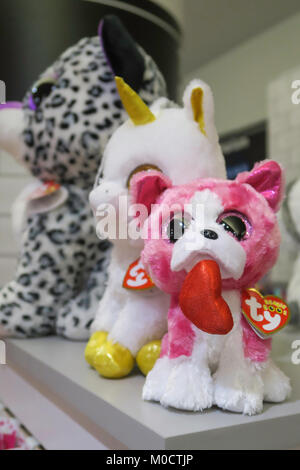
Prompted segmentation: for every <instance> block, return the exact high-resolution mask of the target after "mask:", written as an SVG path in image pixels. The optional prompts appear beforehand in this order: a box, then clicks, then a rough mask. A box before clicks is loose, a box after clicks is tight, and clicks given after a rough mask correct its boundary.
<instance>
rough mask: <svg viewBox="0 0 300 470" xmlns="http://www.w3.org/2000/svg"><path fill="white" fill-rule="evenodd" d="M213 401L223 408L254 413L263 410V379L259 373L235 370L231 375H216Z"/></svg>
mask: <svg viewBox="0 0 300 470" xmlns="http://www.w3.org/2000/svg"><path fill="white" fill-rule="evenodd" d="M214 403H215V405H217V406H218V407H219V408H222V409H223V410H228V411H233V412H235V413H243V414H246V415H250V416H251V415H255V414H258V413H261V412H262V410H263V381H262V379H261V377H260V375H259V374H257V375H255V374H249V375H248V376H247V375H245V374H244V373H240V374H239V373H238V372H236V373H235V374H234V375H233V376H232V377H230V376H227V377H218V376H216V379H215V385H214Z"/></svg>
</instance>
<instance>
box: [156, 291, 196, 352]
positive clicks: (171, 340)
mask: <svg viewBox="0 0 300 470" xmlns="http://www.w3.org/2000/svg"><path fill="white" fill-rule="evenodd" d="M168 329H169V332H168V333H167V335H165V336H164V340H163V346H162V352H161V357H162V356H165V355H167V356H168V357H169V358H170V359H175V358H176V357H179V356H191V354H192V351H193V346H194V338H195V333H194V331H193V329H192V325H191V322H190V321H189V320H188V319H187V318H186V317H185V316H184V315H183V313H182V311H181V309H180V307H179V305H178V296H172V297H171V305H170V309H169V312H168Z"/></svg>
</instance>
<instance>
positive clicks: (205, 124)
mask: <svg viewBox="0 0 300 470" xmlns="http://www.w3.org/2000/svg"><path fill="white" fill-rule="evenodd" d="M183 105H184V108H185V109H186V112H187V114H188V116H189V118H190V119H192V120H194V121H195V122H196V123H197V124H198V126H199V130H200V131H201V132H202V134H203V135H204V136H206V137H208V138H209V139H210V140H216V139H217V133H216V128H215V122H214V99H213V94H212V91H211V89H210V87H209V86H208V85H207V84H206V83H205V82H203V81H202V80H199V79H196V80H192V81H191V83H190V84H189V85H188V86H187V87H186V89H185V91H184V94H183Z"/></svg>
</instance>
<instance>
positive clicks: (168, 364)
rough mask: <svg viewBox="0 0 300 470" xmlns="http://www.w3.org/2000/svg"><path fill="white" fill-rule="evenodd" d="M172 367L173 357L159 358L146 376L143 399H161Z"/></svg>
mask: <svg viewBox="0 0 300 470" xmlns="http://www.w3.org/2000/svg"><path fill="white" fill-rule="evenodd" d="M171 369H172V359H169V358H168V357H166V356H165V357H162V358H160V359H158V360H157V361H156V363H155V365H154V367H153V369H152V370H151V371H150V372H149V374H148V375H147V377H146V381H145V385H144V388H143V400H148V401H160V400H161V397H162V396H163V394H164V391H165V389H166V386H167V382H168V378H169V375H170V372H171Z"/></svg>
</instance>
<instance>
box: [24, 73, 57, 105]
mask: <svg viewBox="0 0 300 470" xmlns="http://www.w3.org/2000/svg"><path fill="white" fill-rule="evenodd" d="M55 87H56V80H55V79H54V78H44V79H41V80H40V81H38V82H37V83H36V84H35V85H34V86H33V88H32V90H31V95H30V98H29V106H30V108H31V109H33V110H35V109H37V108H38V107H39V106H40V104H41V102H42V101H43V99H45V98H46V97H47V96H49V95H50V93H51V92H52V90H54V89H55Z"/></svg>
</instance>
